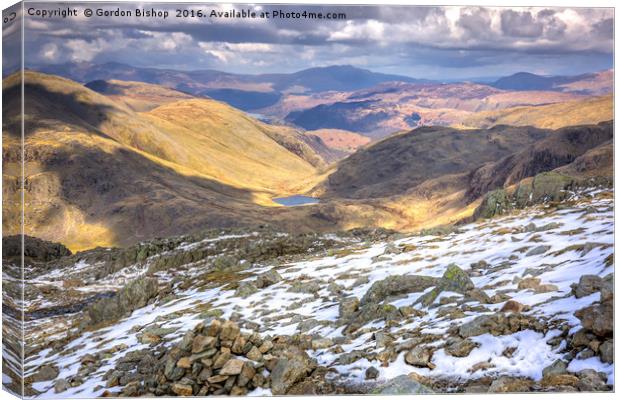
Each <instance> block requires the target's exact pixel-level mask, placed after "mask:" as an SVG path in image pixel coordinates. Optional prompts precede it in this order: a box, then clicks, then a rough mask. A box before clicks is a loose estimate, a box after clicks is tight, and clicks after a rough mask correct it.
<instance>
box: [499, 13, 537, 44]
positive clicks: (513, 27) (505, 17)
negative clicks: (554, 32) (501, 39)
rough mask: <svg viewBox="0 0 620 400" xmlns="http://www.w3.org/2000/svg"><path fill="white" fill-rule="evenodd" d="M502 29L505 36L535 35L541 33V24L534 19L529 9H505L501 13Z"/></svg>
mask: <svg viewBox="0 0 620 400" xmlns="http://www.w3.org/2000/svg"><path fill="white" fill-rule="evenodd" d="M502 31H503V32H504V34H506V35H507V36H515V37H523V36H524V37H536V36H540V35H541V34H542V33H543V24H542V22H539V21H536V20H535V19H534V17H532V13H530V12H529V11H523V12H517V11H512V10H507V11H504V12H503V13H502Z"/></svg>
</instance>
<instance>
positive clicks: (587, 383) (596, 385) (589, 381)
mask: <svg viewBox="0 0 620 400" xmlns="http://www.w3.org/2000/svg"><path fill="white" fill-rule="evenodd" d="M577 377H578V378H579V382H578V383H577V388H578V389H579V390H581V391H582V392H603V391H608V390H609V386H607V376H606V375H605V374H604V373H602V372H597V371H595V370H593V369H584V370H582V371H579V372H578V373H577Z"/></svg>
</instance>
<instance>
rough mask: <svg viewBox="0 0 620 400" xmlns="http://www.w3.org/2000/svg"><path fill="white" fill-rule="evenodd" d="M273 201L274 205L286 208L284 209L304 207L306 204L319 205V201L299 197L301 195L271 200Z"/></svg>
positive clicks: (312, 198)
mask: <svg viewBox="0 0 620 400" xmlns="http://www.w3.org/2000/svg"><path fill="white" fill-rule="evenodd" d="M272 200H273V201H275V202H276V203H278V204H280V205H283V206H286V207H293V206H305V205H308V204H318V203H319V199H317V198H316V197H310V196H301V195H298V194H296V195H294V196H287V197H276V198H274V199H272Z"/></svg>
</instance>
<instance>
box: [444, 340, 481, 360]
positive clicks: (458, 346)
mask: <svg viewBox="0 0 620 400" xmlns="http://www.w3.org/2000/svg"><path fill="white" fill-rule="evenodd" d="M476 347H478V344H477V343H475V342H473V341H472V340H470V339H456V340H453V341H451V342H449V344H448V346H446V348H445V349H444V351H445V352H446V353H447V354H449V355H451V356H453V357H467V356H468V355H469V353H471V351H472V350H473V349H475V348H476Z"/></svg>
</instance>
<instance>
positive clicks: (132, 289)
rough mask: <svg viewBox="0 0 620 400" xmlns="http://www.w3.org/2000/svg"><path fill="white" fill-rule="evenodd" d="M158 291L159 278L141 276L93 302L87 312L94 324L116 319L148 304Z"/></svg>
mask: <svg viewBox="0 0 620 400" xmlns="http://www.w3.org/2000/svg"><path fill="white" fill-rule="evenodd" d="M158 291H159V285H158V282H157V279H155V278H139V279H136V280H134V281H132V282H130V283H128V284H127V285H125V286H124V287H123V288H122V289H121V290H119V291H118V293H116V295H114V296H113V297H111V298H104V299H101V300H99V301H97V302H95V303H93V304H91V305H90V306H89V307H88V308H87V310H86V312H87V314H88V316H89V317H90V322H91V323H93V324H98V323H101V322H109V321H116V320H118V319H120V318H122V317H125V316H127V315H129V314H130V313H131V312H132V311H134V310H137V309H138V308H142V307H144V306H146V305H147V304H148V302H149V301H150V300H151V299H152V298H154V297H155V296H156V295H157V293H158Z"/></svg>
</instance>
